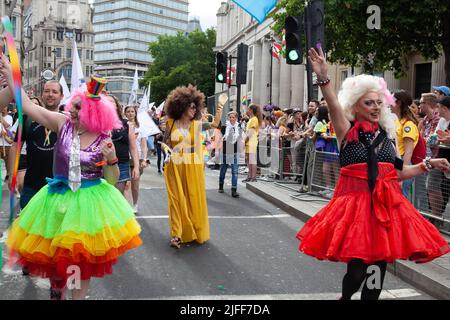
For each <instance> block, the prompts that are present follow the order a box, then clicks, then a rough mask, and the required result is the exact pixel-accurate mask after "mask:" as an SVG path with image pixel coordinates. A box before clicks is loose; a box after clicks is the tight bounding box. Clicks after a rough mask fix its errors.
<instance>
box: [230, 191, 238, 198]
mask: <svg viewBox="0 0 450 320" xmlns="http://www.w3.org/2000/svg"><path fill="white" fill-rule="evenodd" d="M231 196H232V197H233V198H239V193H237V192H236V189H231Z"/></svg>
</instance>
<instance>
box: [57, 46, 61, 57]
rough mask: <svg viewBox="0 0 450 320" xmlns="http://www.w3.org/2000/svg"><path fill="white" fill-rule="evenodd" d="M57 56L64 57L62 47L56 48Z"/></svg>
mask: <svg viewBox="0 0 450 320" xmlns="http://www.w3.org/2000/svg"><path fill="white" fill-rule="evenodd" d="M56 57H57V58H61V57H62V49H61V48H56Z"/></svg>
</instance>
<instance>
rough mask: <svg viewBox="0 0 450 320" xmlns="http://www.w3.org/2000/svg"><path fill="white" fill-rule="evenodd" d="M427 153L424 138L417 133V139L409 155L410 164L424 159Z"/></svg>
mask: <svg viewBox="0 0 450 320" xmlns="http://www.w3.org/2000/svg"><path fill="white" fill-rule="evenodd" d="M426 155H427V143H426V142H425V139H424V138H423V136H422V134H421V133H419V140H418V141H417V144H416V146H415V148H414V150H413V154H412V156H411V163H412V164H418V163H421V162H422V161H423V159H425V157H426Z"/></svg>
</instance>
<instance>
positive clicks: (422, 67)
mask: <svg viewBox="0 0 450 320" xmlns="http://www.w3.org/2000/svg"><path fill="white" fill-rule="evenodd" d="M415 69H416V70H415V74H416V79H415V90H414V95H415V97H416V99H419V98H420V96H421V95H422V93H427V92H430V90H431V63H421V64H416V65H415Z"/></svg>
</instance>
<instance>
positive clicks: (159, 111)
mask: <svg viewBox="0 0 450 320" xmlns="http://www.w3.org/2000/svg"><path fill="white" fill-rule="evenodd" d="M165 103H166V102H165V101H163V102H162V103H161V104H160V105H159V106H158V108H156V110H155V113H156V114H157V115H158V116H160V115H161V113H162V112H163V109H164V104H165Z"/></svg>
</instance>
